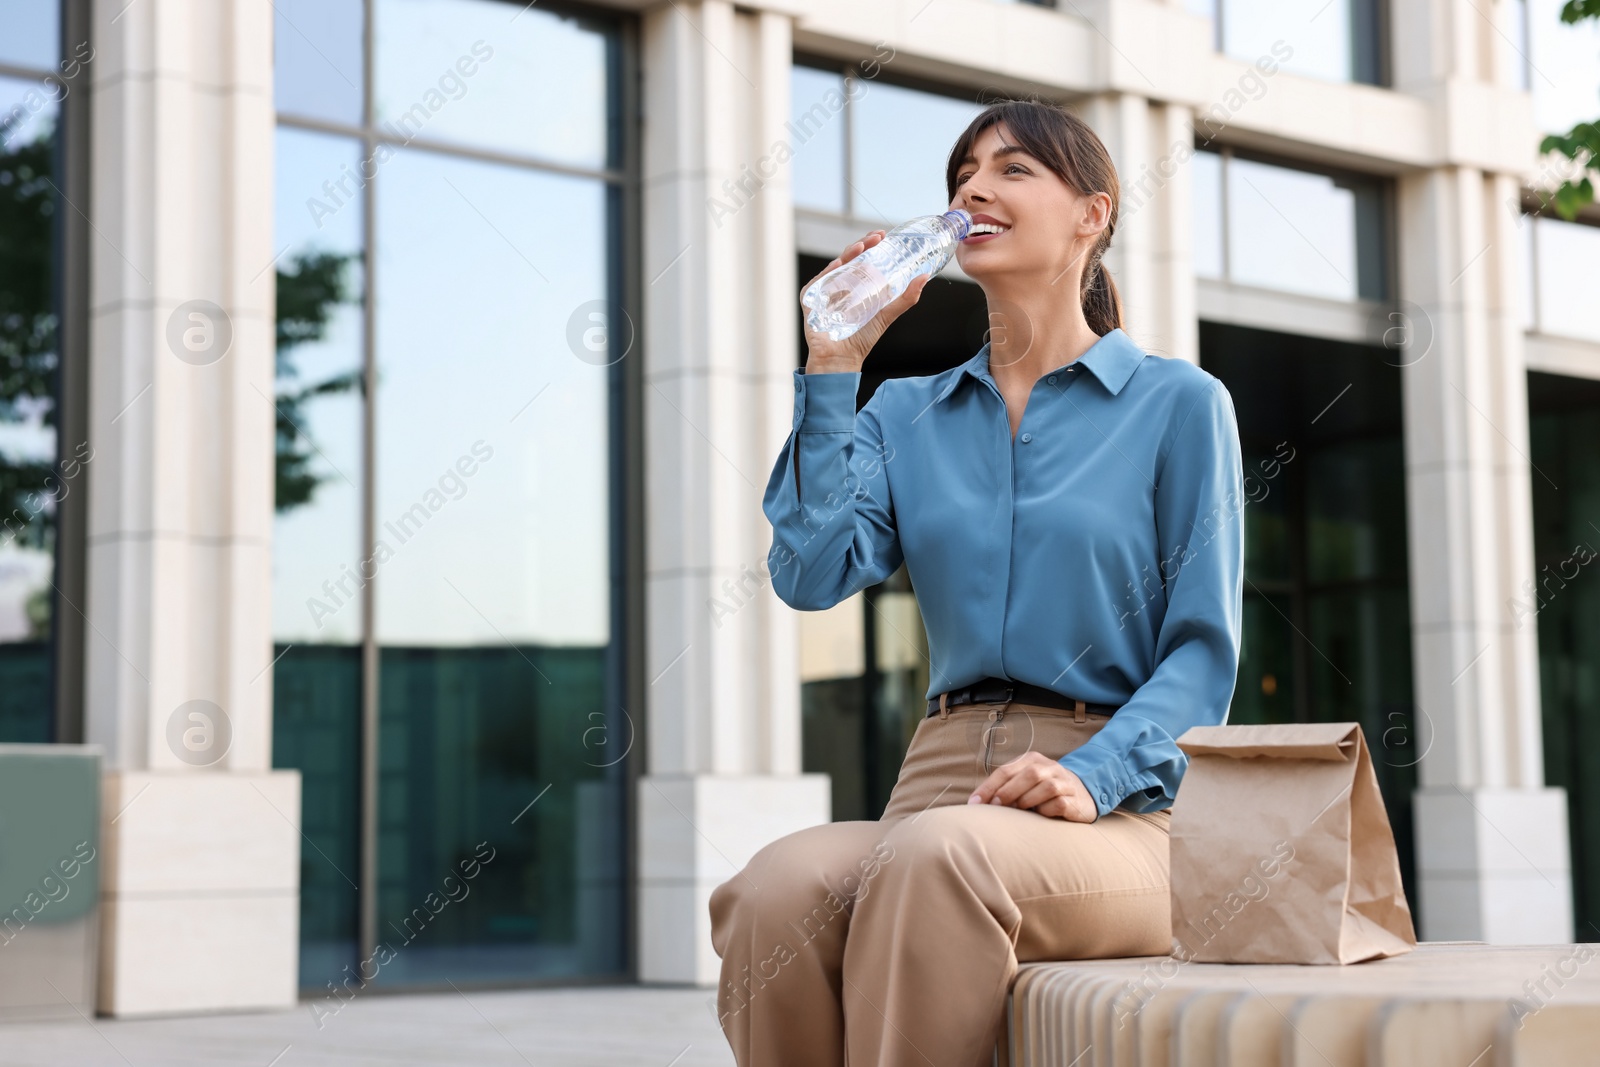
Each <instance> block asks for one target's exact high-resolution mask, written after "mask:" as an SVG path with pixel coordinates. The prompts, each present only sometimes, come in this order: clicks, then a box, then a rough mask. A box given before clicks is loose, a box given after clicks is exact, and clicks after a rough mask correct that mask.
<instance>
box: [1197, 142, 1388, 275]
mask: <svg viewBox="0 0 1600 1067" xmlns="http://www.w3.org/2000/svg"><path fill="white" fill-rule="evenodd" d="M1193 163H1194V167H1195V171H1194V173H1195V185H1194V190H1195V203H1194V207H1195V232H1194V237H1195V272H1196V274H1197V275H1198V276H1200V277H1202V278H1216V279H1219V280H1224V281H1231V282H1235V283H1237V284H1240V285H1252V286H1259V287H1261V288H1265V289H1277V290H1280V291H1282V292H1290V293H1298V294H1301V295H1304V296H1316V297H1323V298H1326V299H1330V300H1383V299H1386V298H1387V296H1388V294H1389V273H1390V272H1389V254H1390V253H1389V247H1390V240H1389V232H1390V225H1389V202H1388V186H1387V185H1386V183H1384V182H1383V181H1381V180H1379V179H1376V178H1368V177H1363V176H1359V175H1344V174H1327V173H1321V172H1318V171H1312V170H1303V169H1300V168H1296V167H1286V166H1281V165H1279V164H1276V163H1268V162H1263V161H1260V160H1255V159H1250V158H1246V157H1243V156H1240V155H1238V154H1236V153H1235V152H1233V151H1232V150H1231V149H1225V150H1223V151H1222V152H1217V153H1214V152H1197V153H1195V157H1194V161H1193Z"/></svg>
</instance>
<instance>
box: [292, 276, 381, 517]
mask: <svg viewBox="0 0 1600 1067" xmlns="http://www.w3.org/2000/svg"><path fill="white" fill-rule="evenodd" d="M354 259H355V255H354V254H353V253H334V252H306V253H302V254H300V255H297V256H293V257H291V259H290V261H289V264H288V266H287V267H286V268H285V267H280V268H279V269H278V307H277V316H276V318H277V333H278V338H277V342H278V343H277V382H278V385H277V397H276V406H277V409H278V414H277V457H276V477H275V483H276V484H275V507H276V508H277V510H278V512H279V513H283V512H286V511H290V510H292V509H294V508H297V507H300V506H301V505H304V504H309V503H310V502H311V500H312V498H313V497H314V496H315V494H316V491H317V486H318V485H320V484H321V483H322V482H323V481H325V480H327V478H328V477H329V476H328V475H319V474H317V473H316V472H315V471H313V470H312V469H311V460H312V457H313V456H314V455H315V452H316V444H315V442H313V441H312V440H311V437H310V435H309V434H308V433H307V432H306V414H305V407H306V405H307V404H308V403H309V402H310V401H311V400H313V399H315V398H317V397H319V396H331V395H333V394H336V393H344V392H348V391H350V390H352V389H362V388H363V382H364V380H365V379H364V376H363V375H362V373H361V371H360V370H352V371H349V372H347V373H345V374H338V375H334V376H333V377H331V378H326V379H323V380H322V381H318V382H312V383H309V384H302V383H301V382H300V375H299V372H298V371H297V369H296V368H295V365H294V360H293V352H294V349H295V347H296V346H298V345H303V344H308V343H310V342H313V341H320V340H322V339H323V338H324V337H325V336H326V335H327V332H328V322H329V320H330V319H331V318H332V317H333V312H334V309H335V308H337V307H338V306H339V305H340V304H345V303H349V302H351V301H352V299H353V297H354V294H353V292H352V286H350V284H349V281H348V276H349V273H350V267H351V263H352V261H353V260H354Z"/></svg>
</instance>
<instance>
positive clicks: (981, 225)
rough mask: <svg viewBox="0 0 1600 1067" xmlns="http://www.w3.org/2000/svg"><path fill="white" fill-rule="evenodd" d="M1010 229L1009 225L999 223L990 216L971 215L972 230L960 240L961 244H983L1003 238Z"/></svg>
mask: <svg viewBox="0 0 1600 1067" xmlns="http://www.w3.org/2000/svg"><path fill="white" fill-rule="evenodd" d="M1010 229H1011V226H1010V224H1008V223H1004V222H1001V221H1000V220H999V219H996V218H995V217H994V216H992V215H982V214H979V215H973V216H972V228H971V229H970V230H968V231H967V236H966V237H964V238H962V241H961V243H962V244H964V245H975V244H983V243H985V242H987V241H992V240H994V239H995V238H996V237H1003V236H1004V235H1005V234H1006V232H1007V231H1008V230H1010Z"/></svg>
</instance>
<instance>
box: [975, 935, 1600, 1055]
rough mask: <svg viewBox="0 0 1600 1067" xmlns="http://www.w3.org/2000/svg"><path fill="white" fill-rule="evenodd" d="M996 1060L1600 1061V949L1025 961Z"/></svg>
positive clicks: (1457, 948) (1447, 947) (1473, 947)
mask: <svg viewBox="0 0 1600 1067" xmlns="http://www.w3.org/2000/svg"><path fill="white" fill-rule="evenodd" d="M1006 1014H1007V1031H1008V1032H1007V1035H1006V1038H1005V1040H1004V1041H1003V1042H1002V1045H1001V1047H1000V1048H999V1049H997V1055H996V1062H997V1063H998V1064H999V1065H1000V1067H1068V1065H1071V1067H1431V1065H1434V1064H1437V1065H1440V1067H1564V1065H1568V1064H1572V1065H1578V1064H1583V1065H1589V1064H1600V945H1594V944H1582V945H1526V946H1516V947H1502V946H1493V947H1491V946H1488V945H1484V944H1482V943H1479V942H1464V941H1433V942H1423V943H1422V944H1420V945H1418V946H1417V948H1416V949H1415V950H1414V951H1412V952H1409V953H1407V954H1405V955H1403V956H1397V957H1394V958H1392V959H1386V960H1375V961H1372V962H1368V963H1358V964H1352V965H1349V966H1344V967H1337V966H1305V967H1300V966H1293V965H1289V966H1277V965H1240V964H1217V963H1181V962H1179V961H1178V960H1175V959H1173V958H1171V957H1168V956H1148V957H1138V958H1130V959H1115V960H1083V961H1076V962H1063V963H1028V964H1023V965H1022V966H1021V967H1020V968H1019V969H1018V973H1017V978H1016V981H1015V982H1014V983H1013V984H1012V988H1011V994H1010V996H1009V997H1008V999H1007V1007H1006Z"/></svg>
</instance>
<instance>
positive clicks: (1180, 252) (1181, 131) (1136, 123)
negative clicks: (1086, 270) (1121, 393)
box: [1083, 93, 1200, 363]
mask: <svg viewBox="0 0 1600 1067" xmlns="http://www.w3.org/2000/svg"><path fill="white" fill-rule="evenodd" d="M1083 118H1084V120H1085V121H1086V122H1088V123H1089V125H1090V126H1092V127H1093V128H1094V130H1095V132H1096V133H1097V134H1099V135H1100V139H1101V140H1102V141H1103V142H1105V146H1106V149H1107V151H1109V152H1110V153H1111V158H1112V161H1113V162H1114V163H1115V164H1116V168H1117V178H1118V181H1119V182H1120V184H1121V187H1122V199H1121V203H1120V205H1119V209H1118V220H1117V232H1116V233H1115V234H1114V235H1113V237H1112V241H1111V250H1110V251H1109V252H1107V253H1106V258H1105V262H1106V266H1107V268H1108V269H1110V271H1111V276H1112V278H1113V279H1114V280H1115V281H1116V284H1117V290H1118V292H1119V293H1120V294H1121V296H1122V304H1123V314H1124V317H1125V319H1126V321H1127V326H1126V329H1127V333H1128V335H1129V336H1130V337H1132V338H1133V339H1134V340H1135V341H1136V342H1137V343H1138V344H1140V345H1142V346H1143V347H1144V348H1145V350H1146V351H1149V352H1153V353H1155V354H1157V355H1162V356H1173V357H1177V358H1179V359H1186V360H1188V361H1190V362H1191V363H1193V362H1198V361H1199V359H1200V334H1199V329H1198V320H1197V319H1196V307H1195V305H1196V297H1195V280H1194V251H1193V247H1194V219H1193V214H1192V213H1193V210H1194V207H1193V203H1194V195H1193V184H1194V179H1193V172H1192V171H1191V170H1190V168H1189V161H1190V160H1191V159H1192V158H1193V157H1194V131H1193V129H1192V122H1193V118H1192V113H1191V111H1190V109H1189V108H1188V107H1185V106H1183V105H1181V104H1161V103H1153V102H1152V101H1149V100H1147V99H1145V98H1144V97H1142V96H1135V95H1131V94H1127V93H1106V94H1102V95H1100V96H1096V97H1094V98H1092V99H1091V100H1090V101H1089V102H1088V104H1087V105H1086V106H1085V108H1084V110H1083Z"/></svg>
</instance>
